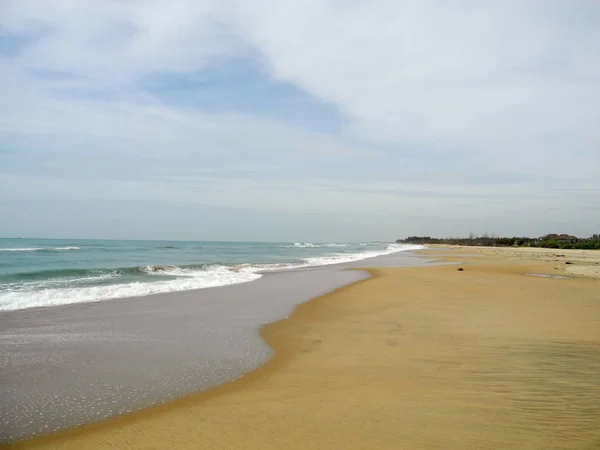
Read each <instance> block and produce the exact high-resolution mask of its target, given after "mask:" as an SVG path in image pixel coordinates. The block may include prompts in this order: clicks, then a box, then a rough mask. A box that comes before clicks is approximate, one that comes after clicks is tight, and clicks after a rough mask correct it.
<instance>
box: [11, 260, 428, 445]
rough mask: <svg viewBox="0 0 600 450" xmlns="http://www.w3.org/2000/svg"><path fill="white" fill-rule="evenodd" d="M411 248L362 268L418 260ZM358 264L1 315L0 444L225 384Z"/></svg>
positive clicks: (359, 275)
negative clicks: (264, 333) (272, 328)
mask: <svg viewBox="0 0 600 450" xmlns="http://www.w3.org/2000/svg"><path fill="white" fill-rule="evenodd" d="M426 263H427V261H425V260H424V259H423V258H419V257H417V256H416V255H414V254H412V253H409V252H398V253H394V254H390V255H385V256H380V257H376V258H370V259H369V260H368V264H369V265H374V266H376V265H382V266H388V267H389V266H392V267H393V266H403V265H422V264H426ZM357 264H358V262H355V263H345V264H336V265H329V266H314V267H306V268H302V269H298V270H284V271H280V272H269V273H266V274H265V276H264V277H263V278H260V279H259V280H256V281H254V282H251V283H244V284H236V285H230V286H223V287H219V288H212V289H201V290H195V291H185V292H177V293H170V294H158V295H152V296H146V297H138V298H127V299H116V300H107V301H100V302H95V303H79V304H72V305H64V306H60V307H51V308H30V309H24V310H18V311H8V312H0V343H1V345H2V347H1V349H0V377H1V381H2V382H1V383H0V443H1V442H7V441H8V442H12V441H16V440H19V439H24V438H30V437H32V436H36V435H41V434H49V433H52V432H55V431H58V430H60V429H65V428H72V427H74V426H78V425H82V424H86V423H90V422H97V421H100V420H106V419H107V418H110V417H114V416H117V415H120V414H124V413H126V412H131V411H136V410H139V409H142V408H147V407H149V406H153V405H156V404H159V403H163V402H165V401H169V400H173V399H175V398H179V397H182V396H185V395H189V394H191V393H196V392H200V391H203V390H206V389H208V388H212V387H215V386H217V385H219V384H222V383H225V382H229V381H232V380H234V379H236V378H238V377H240V376H242V375H244V374H246V373H248V372H251V371H252V370H254V369H256V368H257V367H259V366H261V365H262V364H264V363H265V362H266V361H267V360H268V359H269V358H270V357H271V355H272V349H271V348H270V347H269V346H268V345H267V344H265V342H264V341H263V340H262V339H261V338H260V336H259V329H260V327H261V326H262V325H265V324H267V323H270V322H275V321H277V320H280V319H282V318H285V317H287V316H288V315H289V314H290V313H291V311H292V309H293V308H294V306H296V305H298V304H300V303H303V302H305V301H307V300H310V299H311V298H314V297H317V296H319V295H322V294H324V293H326V292H329V291H331V290H334V289H336V288H338V287H340V286H343V285H346V284H349V283H352V282H354V281H357V280H361V279H364V278H366V277H368V274H367V273H365V272H363V271H360V270H354V271H348V270H344V269H347V268H352V267H356V265H357Z"/></svg>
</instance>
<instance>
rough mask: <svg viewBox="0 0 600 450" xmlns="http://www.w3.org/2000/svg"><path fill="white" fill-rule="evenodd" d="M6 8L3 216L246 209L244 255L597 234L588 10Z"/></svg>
mask: <svg viewBox="0 0 600 450" xmlns="http://www.w3.org/2000/svg"><path fill="white" fill-rule="evenodd" d="M0 8H1V9H0V15H2V17H3V21H2V23H1V24H0V36H2V39H0V98H2V100H1V103H0V188H1V189H0V190H1V191H2V192H1V193H0V200H4V201H6V202H9V203H10V202H19V201H21V202H24V203H27V204H33V203H32V202H34V203H35V202H36V201H46V202H52V201H59V202H60V201H76V202H81V203H80V204H85V200H86V199H87V200H89V201H90V202H91V203H95V204H99V203H100V202H107V201H111V202H114V205H115V208H121V207H122V205H123V202H124V201H127V202H130V203H131V202H136V201H137V202H146V201H150V202H152V201H154V202H156V204H157V205H159V203H160V204H161V205H166V204H168V203H169V202H173V203H174V204H175V203H177V204H180V203H181V202H185V204H187V205H189V206H190V207H198V208H205V207H206V208H212V209H211V211H212V212H213V213H215V214H220V212H219V211H221V210H219V209H218V208H219V207H225V208H233V209H234V210H235V211H242V210H244V211H247V210H248V211H250V210H251V211H255V212H257V213H260V214H262V216H260V214H259V217H263V219H262V221H261V220H259V219H253V220H255V222H253V223H260V225H256V228H255V229H254V230H251V231H249V232H248V233H249V234H250V235H251V236H245V238H249V237H252V238H253V239H261V238H268V237H269V234H270V233H269V232H266V233H265V231H264V230H265V229H269V227H270V228H271V229H274V228H281V227H282V226H286V227H288V229H289V230H292V229H293V230H295V231H294V232H297V230H298V227H297V226H294V227H291V225H290V219H289V218H290V217H292V216H293V217H294V218H295V219H296V220H297V221H298V223H303V224H304V226H305V227H306V229H311V230H313V231H312V232H313V233H316V234H318V230H319V229H323V230H325V229H331V228H332V225H331V223H336V222H342V221H343V222H344V223H349V225H348V226H349V229H348V230H346V231H345V233H346V235H347V236H348V237H349V238H350V237H354V238H356V239H361V237H362V236H364V235H367V234H368V235H369V236H370V237H371V238H376V235H378V234H385V235H386V236H390V235H391V234H393V233H396V231H394V230H395V229H397V230H398V231H397V233H403V232H407V233H413V232H418V231H419V230H420V229H428V230H430V231H429V233H428V234H446V233H458V232H459V230H460V229H464V231H465V232H466V231H490V232H498V233H511V232H513V233H516V234H523V233H524V232H525V231H523V232H519V230H520V229H523V230H529V231H528V232H532V233H534V234H535V233H538V232H540V233H541V232H545V231H551V230H552V229H553V228H552V227H553V226H556V227H559V226H560V227H563V226H566V225H569V220H570V219H569V220H566V219H565V217H569V216H577V217H578V218H579V221H580V222H581V223H579V224H575V223H571V224H570V226H572V227H573V228H577V229H578V230H579V231H577V232H580V233H583V234H586V233H592V232H597V230H594V229H593V226H594V225H595V224H597V223H598V222H599V221H600V216H599V213H598V210H597V208H595V206H594V201H595V200H594V199H596V198H598V197H599V196H600V181H599V179H598V177H597V169H596V168H597V167H600V151H598V148H600V147H599V144H600V131H599V128H598V127H597V125H596V124H597V123H600V107H599V106H600V60H599V59H598V58H597V57H596V55H598V54H600V31H599V30H598V28H597V26H596V24H597V23H598V20H600V6H598V4H597V3H596V2H594V1H592V0H590V1H585V0H582V1H581V2H579V3H578V8H573V7H572V3H571V2H567V1H560V0H552V1H537V0H530V1H525V2H516V1H507V2H475V1H470V0H469V1H467V0H464V1H459V2H450V3H449V2H442V1H423V2H409V1H392V0H376V1H374V2H370V3H365V2H358V1H354V0H352V1H346V2H341V1H339V0H321V1H316V0H295V1H292V2H274V1H270V0H256V1H254V2H243V1H241V0H228V1H225V2H216V1H212V0H203V1H191V0H173V1H171V2H169V4H168V5H166V4H165V3H164V2H161V1H158V0H153V1H149V2H144V4H143V5H142V4H140V3H137V2H128V1H96V0H88V1H85V2H81V1H75V0H61V1H57V2H52V3H49V2H43V1H41V0H22V1H16V0H12V1H6V2H3V3H2V5H1V6H0ZM91 203H90V206H89V208H90V209H91V208H93V205H92V204H91ZM10 204H13V203H10ZM103 204H104V203H103ZM11 208H12V207H11ZM32 208H33V207H32ZM161 208H162V207H161ZM214 208H217V209H216V210H215V209H214ZM173 211H174V212H173V214H175V215H181V212H177V211H180V209H177V208H175V209H174V210H173ZM23 214H25V212H23V210H20V213H19V217H20V219H18V220H17V219H15V220H13V221H12V222H11V223H10V224H8V225H10V228H4V231H3V229H2V228H0V234H2V233H5V234H6V233H15V230H18V229H19V227H20V226H21V224H22V221H23V220H24V219H23V217H24V216H23ZM298 214H301V215H302V216H301V217H298ZM30 215H31V216H33V215H34V209H32V210H31V211H30ZM126 215H127V214H125V216H126ZM365 215H367V216H368V215H371V217H373V220H372V221H371V222H369V220H368V219H367V218H364V216H365ZM119 217H121V216H119V215H117V216H115V220H118V221H121V222H122V221H124V220H125V219H123V218H122V217H121V218H120V219H119ZM181 217H182V220H183V217H184V216H183V215H182V216H181ZM225 217H230V216H228V215H225V216H223V218H224V219H223V220H225ZM253 217H254V216H253ZM335 217H337V219H336V218H335ZM349 217H350V218H352V220H349V219H348V218H349ZM435 217H444V220H443V221H435ZM150 219H151V217H150V216H149V217H148V220H149V221H151V220H150ZM19 220H20V221H21V223H19ZM82 220H83V219H80V220H79V222H78V223H76V224H74V225H73V227H77V226H81V224H82ZM432 221H433V222H432ZM466 221H468V222H469V223H474V221H475V222H476V223H479V224H480V225H479V226H480V227H482V228H481V229H480V230H472V229H469V230H466V229H465V228H464V227H466V225H465V222H466ZM217 222H218V220H217V221H216V222H215V223H217ZM573 222H574V220H573ZM161 223H163V225H160V226H159V225H155V227H154V228H152V226H151V225H149V226H150V228H151V230H152V231H149V232H148V235H152V234H153V233H155V234H156V235H160V237H169V226H167V225H165V224H164V222H161ZM553 224H554V225H553ZM565 224H566V225H565ZM8 225H5V226H8ZM52 227H54V228H55V227H56V225H55V224H54V225H52ZM395 227H396V228H395ZM461 227H462V228H461ZM183 228H185V226H184V227H183ZM173 230H175V229H174V228H173ZM218 230H219V227H216V228H215V230H214V231H215V236H217V237H218V238H221V239H227V238H235V236H225V235H222V236H218ZM67 231H68V230H67ZM563 231H570V230H564V229H563ZM573 231H575V230H573ZM173 232H174V233H175V231H173ZM45 233H47V231H45V230H44V229H43V228H42V227H40V229H39V231H38V232H37V234H40V235H43V234H45ZM177 233H179V234H181V233H182V231H181V227H177V232H176V234H177ZM290 233H291V231H290ZM185 234H186V237H190V236H191V235H193V229H192V228H191V227H190V229H189V230H188V231H186V233H185ZM132 237H133V236H132ZM174 237H176V236H174ZM199 237H201V236H199ZM318 237H319V236H313V237H311V239H315V238H318ZM390 237H394V235H391V236H390ZM289 239H295V236H292V235H290V236H289Z"/></svg>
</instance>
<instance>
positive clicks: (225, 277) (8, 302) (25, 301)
mask: <svg viewBox="0 0 600 450" xmlns="http://www.w3.org/2000/svg"><path fill="white" fill-rule="evenodd" d="M162 273H164V274H172V275H173V276H175V277H176V278H175V279H169V280H163V281H154V282H147V283H144V282H139V281H136V282H133V283H124V284H108V285H99V286H85V287H68V288H52V287H50V288H46V289H41V290H37V291H31V290H29V291H12V292H6V293H3V294H0V310H4V311H8V310H15V309H24V308H32V307H44V306H58V305H66V304H70V303H88V302H96V301H101V300H111V299H117V298H127V297H141V296H146V295H151V294H161V293H167V292H178V291H187V290H191V289H202V288H209V287H216V286H225V285H229V284H237V283H245V282H249V281H253V280H256V279H258V278H260V277H261V276H262V275H260V274H258V273H256V269H252V270H248V269H244V268H243V269H239V270H230V268H229V267H226V266H212V267H211V268H210V269H208V270H194V269H185V268H181V267H179V268H176V267H174V268H172V269H165V270H163V271H162ZM175 273H177V275H175Z"/></svg>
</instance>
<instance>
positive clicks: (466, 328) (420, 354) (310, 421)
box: [7, 248, 600, 450]
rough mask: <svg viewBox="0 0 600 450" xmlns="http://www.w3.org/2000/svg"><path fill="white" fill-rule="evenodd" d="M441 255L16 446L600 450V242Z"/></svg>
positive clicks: (324, 300)
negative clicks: (228, 364) (261, 348)
mask: <svg viewBox="0 0 600 450" xmlns="http://www.w3.org/2000/svg"><path fill="white" fill-rule="evenodd" d="M436 252H437V253H438V254H444V255H448V254H450V255H451V254H453V253H454V254H460V255H463V256H455V257H447V256H446V257H444V258H443V259H446V260H459V261H462V262H461V265H460V267H462V268H464V270H463V271H458V270H457V269H458V267H457V266H455V265H452V266H433V267H418V268H400V269H377V270H372V271H371V272H372V274H373V275H374V277H373V278H371V279H369V280H366V281H362V282H359V283H356V284H353V285H351V286H347V287H345V288H342V289H339V290H338V291H335V292H334V293H332V294H328V295H325V296H323V297H320V298H318V299H315V300H312V301H310V302H308V303H306V304H304V305H301V306H300V307H298V308H297V310H296V311H295V313H294V314H293V315H292V317H291V318H289V319H286V320H283V321H280V322H277V323H274V324H271V325H268V326H266V327H264V329H263V330H262V335H263V337H264V338H265V339H266V341H267V342H268V343H269V344H270V345H272V346H273V347H274V348H275V357H274V358H273V359H272V360H271V361H270V362H269V363H268V364H266V365H265V366H264V367H263V368H261V369H259V370H257V371H255V372H253V373H252V374H250V375H248V376H246V377H244V378H242V379H240V380H237V381H235V382H233V383H229V384H227V385H224V386H222V387H220V388H217V389H213V390H210V391H208V392H205V393H201V394H196V395H192V396H189V397H186V398H184V399H181V400H177V401H174V402H171V403H168V404H166V405H163V406H159V407H155V408H150V409H148V410H145V411H141V412H138V413H133V414H130V415H127V416H123V417H120V418H117V419H113V420H110V421H107V422H104V423H101V424H96V425H88V426H84V427H81V428H79V429H76V430H71V431H68V432H64V433H59V434H57V435H54V436H51V437H47V438H42V439H37V440H32V441H26V442H23V443H20V444H13V445H10V446H7V447H8V448H15V449H21V448H23V449H24V448H31V449H72V450H86V449H161V450H162V449H228V450H230V449H264V450H268V449H349V450H353V449H374V450H375V449H377V450H379V449H544V450H546V449H571V448H576V449H586V450H591V449H599V448H600V278H599V277H598V275H597V272H594V266H597V263H598V262H600V252H596V253H594V252H579V253H577V254H576V253H575V252H569V251H564V250H562V251H560V250H550V251H537V250H531V251H530V250H521V249H464V248H459V249H448V248H442V249H436V250H435V251H426V252H424V253H426V254H427V255H430V256H432V255H435V254H436ZM465 253H470V254H473V255H474V256H472V257H470V256H465V255H464V254H465ZM556 255H565V256H556ZM567 261H568V262H573V263H574V264H565V262H567ZM577 267H583V268H590V269H585V270H579V271H577V270H574V269H573V268H575V269H576V268H577ZM566 268H569V269H571V272H567V271H566ZM527 273H537V274H548V275H568V276H573V278H571V279H553V278H541V277H532V276H526V275H524V274H527ZM582 275H587V276H585V277H584V276H582Z"/></svg>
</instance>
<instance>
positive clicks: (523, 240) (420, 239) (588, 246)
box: [396, 234, 600, 250]
mask: <svg viewBox="0 0 600 450" xmlns="http://www.w3.org/2000/svg"><path fill="white" fill-rule="evenodd" d="M396 242H398V243H402V244H422V245H426V244H446V245H478V246H486V247H543V248H558V249H580V250H600V235H599V234H594V235H593V236H591V237H589V238H578V237H576V236H570V235H568V234H548V235H546V236H542V237H539V238H530V237H516V236H515V237H496V236H490V235H487V234H484V235H483V236H474V235H473V234H471V235H470V236H469V237H468V238H432V237H430V236H411V237H408V238H406V239H398V240H397V241H396Z"/></svg>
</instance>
